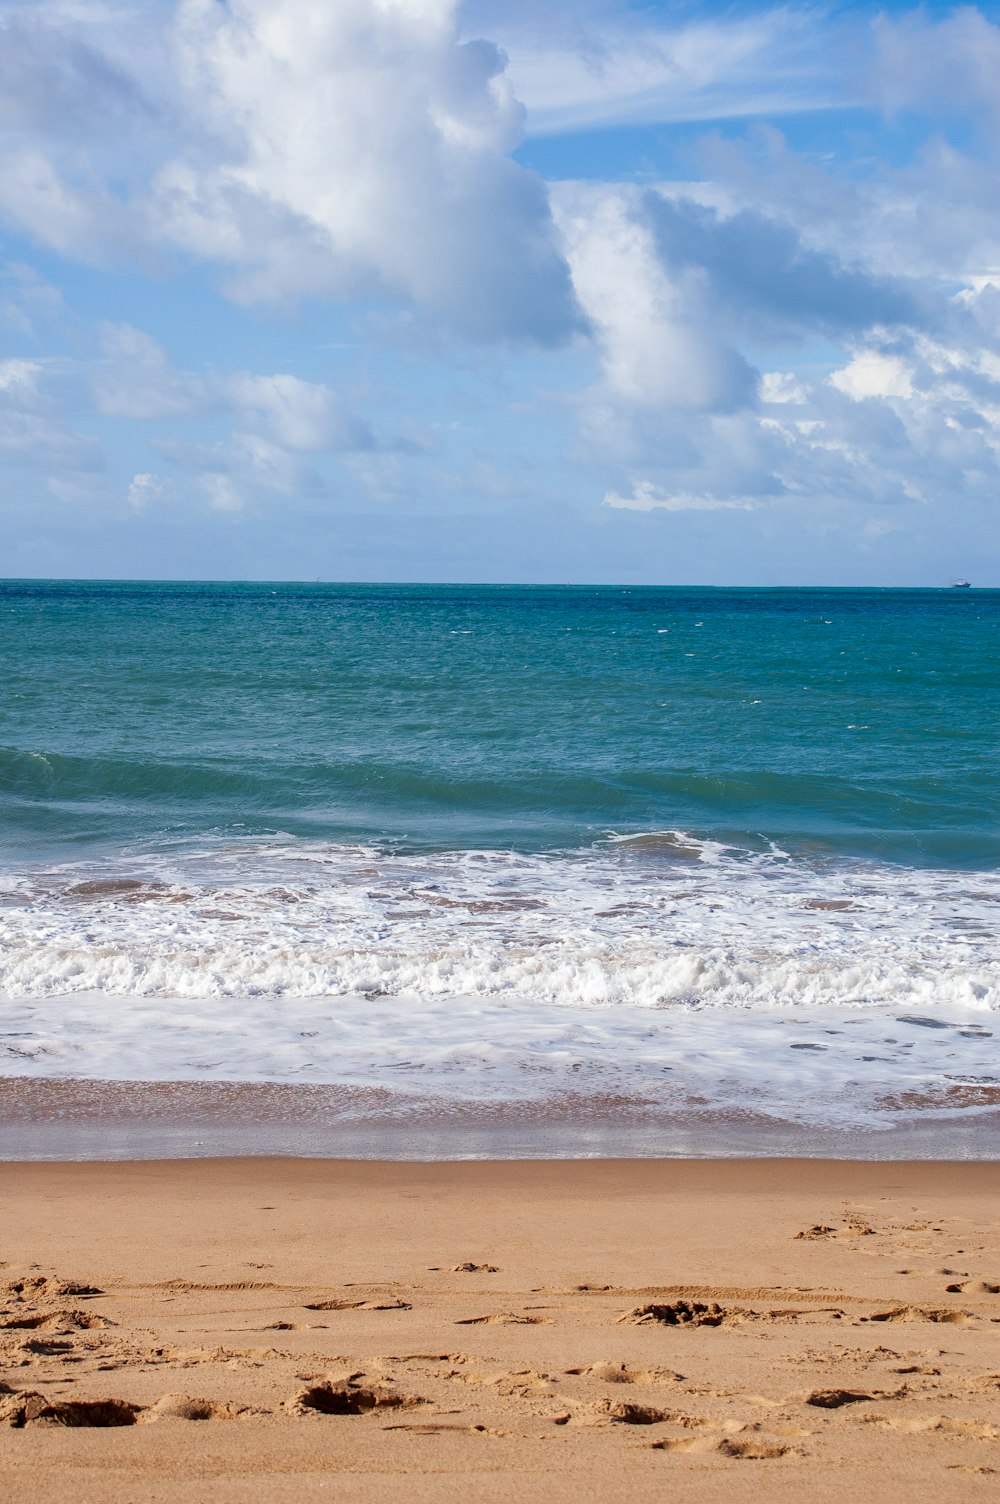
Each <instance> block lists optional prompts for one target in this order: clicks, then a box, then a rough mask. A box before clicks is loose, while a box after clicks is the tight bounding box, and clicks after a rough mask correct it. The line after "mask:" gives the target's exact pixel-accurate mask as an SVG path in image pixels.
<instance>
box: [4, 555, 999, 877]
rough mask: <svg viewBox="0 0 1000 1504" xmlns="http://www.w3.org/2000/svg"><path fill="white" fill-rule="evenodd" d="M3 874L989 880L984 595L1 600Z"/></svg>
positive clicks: (987, 603)
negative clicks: (573, 858) (860, 862)
mask: <svg viewBox="0 0 1000 1504" xmlns="http://www.w3.org/2000/svg"><path fill="white" fill-rule="evenodd" d="M0 613H2V614H0V620H2V628H3V633H2V657H0V668H2V677H0V843H2V846H3V848H4V849H5V851H6V855H7V859H8V860H14V859H18V858H23V859H25V860H34V859H36V858H38V859H44V860H56V859H58V858H59V857H60V856H61V855H76V856H80V855H82V854H86V853H90V852H94V853H95V854H96V853H98V852H103V853H108V854H110V853H113V852H115V851H116V850H119V849H122V848H125V847H129V848H131V847H133V846H134V844H135V843H141V844H142V845H152V846H155V845H156V844H157V843H158V842H162V841H169V842H175V841H176V840H177V839H178V838H180V837H183V838H187V839H190V840H195V841H197V840H198V839H200V838H206V839H211V840H213V841H217V840H218V839H220V838H222V837H225V836H227V835H232V836H239V837H250V836H268V835H274V834H278V833H280V834H283V835H290V836H293V837H305V838H310V839H312V840H323V841H331V842H343V841H358V840H364V841H375V842H381V843H389V844H391V845H392V846H394V847H396V848H398V849H403V850H407V849H409V850H420V849H423V850H428V849H430V850H433V849H462V848H470V849H471V848H493V849H495V848H506V847H510V848H514V849H518V850H524V851H530V852H537V851H544V850H552V849H560V850H565V849H567V848H570V849H572V848H581V847H588V846H589V845H591V844H592V843H593V842H594V841H595V840H599V839H601V838H602V837H604V836H605V835H607V834H609V833H617V834H628V833H638V832H656V831H667V830H681V831H684V832H686V833H689V834H691V835H693V836H695V837H698V838H706V837H707V838H712V839H715V840H722V841H725V842H730V843H733V844H735V845H737V846H740V847H746V848H748V849H750V850H755V849H766V848H767V845H768V843H777V844H778V845H779V846H781V847H782V848H783V849H786V850H788V851H789V852H791V853H792V854H798V853H802V854H808V853H839V854H845V855H850V856H855V857H867V858H875V859H878V860H883V861H890V862H897V863H905V864H911V865H914V866H931V867H933V866H942V867H949V866H950V867H962V868H976V867H996V866H997V865H998V864H1000V758H998V755H997V754H998V750H1000V591H980V590H970V591H957V590H952V591H948V590H913V591H909V590H728V589H725V590H723V589H719V590H706V589H639V588H632V589H616V588H609V587H602V588H593V589H590V588H586V587H567V588H559V587H520V586H518V587H506V588H504V587H496V586H401V585H392V586H389V585H373V586H366V585H319V584H317V585H304V584H275V585H270V584H235V585H234V584H159V583H156V584H129V583H88V582H26V581H20V582H18V581H15V582H8V583H6V584H3V585H0Z"/></svg>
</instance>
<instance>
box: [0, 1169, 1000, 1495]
mask: <svg viewBox="0 0 1000 1504" xmlns="http://www.w3.org/2000/svg"><path fill="white" fill-rule="evenodd" d="M689 1165H690V1162H689ZM144 1168H145V1170H146V1174H145V1175H143V1173H142V1172H143V1169H144ZM959 1168H960V1171H961V1173H958V1174H956V1175H954V1176H953V1177H951V1181H952V1183H951V1184H949V1175H948V1174H947V1172H946V1171H947V1167H941V1166H912V1165H911V1166H899V1165H894V1166H876V1165H868V1166H865V1167H859V1166H840V1167H830V1166H826V1167H822V1166H820V1167H818V1168H817V1167H816V1166H809V1165H808V1164H801V1163H800V1164H799V1165H795V1164H793V1163H787V1162H786V1163H785V1164H772V1165H771V1166H770V1167H765V1168H764V1169H757V1170H754V1171H753V1172H751V1173H749V1175H748V1177H747V1179H748V1183H747V1184H744V1185H742V1186H741V1183H740V1179H739V1175H738V1173H737V1172H735V1171H734V1170H733V1167H732V1166H724V1167H721V1168H720V1167H719V1166H718V1165H712V1164H711V1163H707V1164H706V1165H704V1166H703V1170H702V1176H701V1178H700V1179H699V1177H698V1176H697V1175H694V1174H692V1173H691V1171H690V1170H689V1169H685V1168H676V1169H674V1170H673V1171H672V1170H671V1169H670V1167H669V1166H667V1167H666V1168H664V1167H663V1166H662V1165H657V1164H656V1163H650V1162H646V1163H645V1164H632V1165H620V1166H618V1167H615V1166H614V1165H613V1164H609V1163H606V1164H605V1165H604V1167H603V1168H602V1167H599V1166H594V1165H579V1164H574V1163H565V1164H564V1165H563V1166H562V1167H561V1168H560V1167H558V1166H555V1167H554V1166H553V1165H551V1164H549V1165H544V1164H543V1165H538V1166H536V1167H535V1168H534V1170H532V1169H531V1168H530V1167H528V1168H526V1167H523V1166H522V1167H521V1169H520V1170H517V1169H511V1167H503V1166H479V1167H477V1168H476V1169H475V1170H473V1169H471V1168H470V1167H468V1166H449V1165H437V1166H415V1165H409V1166H403V1165H399V1166H394V1167H392V1168H391V1170H386V1169H385V1167H378V1166H370V1167H365V1166H357V1165H355V1166H348V1167H344V1166H342V1165H341V1166H338V1165H337V1164H336V1163H335V1162H333V1163H329V1164H327V1165H326V1166H325V1167H324V1165H323V1164H322V1162H320V1163H312V1164H309V1163H307V1162H302V1161H288V1162H233V1163H231V1164H229V1165H227V1164H226V1163H225V1162H218V1161H216V1162H211V1161H207V1162H187V1163H177V1164H175V1165H172V1166H171V1165H157V1166H151V1167H142V1166H137V1165H118V1166H93V1165H85V1164H81V1165H75V1166H38V1165H35V1166H27V1165H22V1166H9V1165H8V1166H0V1190H2V1191H3V1193H4V1204H5V1206H6V1208H7V1211H6V1215H5V1219H4V1229H3V1233H2V1234H0V1258H2V1259H3V1261H4V1262H3V1263H2V1265H0V1463H2V1465H3V1468H4V1470H5V1472H6V1476H7V1480H8V1488H9V1490H10V1492H9V1495H8V1496H9V1497H10V1498H12V1499H14V1500H18V1501H19V1500H22V1499H23V1500H25V1501H28V1500H31V1501H32V1504H34V1501H36V1500H37V1501H39V1504H47V1501H50V1500H52V1501H55V1500H60V1501H61V1500H69V1499H74V1500H83V1499H88V1498H89V1499H92V1500H96V1499H98V1498H99V1499H101V1500H102V1501H104V1500H109V1501H118V1500H126V1499H128V1500H130V1501H131V1500H135V1499H138V1498H141V1499H150V1500H163V1501H177V1504H180V1501H184V1504H189V1501H202V1500H212V1501H219V1504H228V1501H229V1500H230V1499H233V1500H235V1499H237V1498H239V1499H250V1500H255V1499H257V1498H260V1499H277V1500H282V1501H283V1500H284V1499H286V1498H287V1499H289V1500H291V1499H292V1498H295V1499H311V1498H317V1499H318V1498H328V1497H337V1498H345V1499H352V1500H353V1499H355V1498H357V1499H359V1500H360V1499H368V1498H372V1499H375V1498H380V1499H400V1500H403V1499H414V1500H422V1499H424V1498H427V1499H431V1498H434V1499H435V1500H440V1499H455V1500H458V1499H462V1500H469V1499H482V1500H493V1499H496V1500H500V1499H503V1498H508V1497H511V1496H512V1495H514V1494H517V1495H518V1496H520V1497H522V1498H532V1499H533V1498H538V1499H543V1498H544V1499H546V1500H549V1499H563V1498H565V1499H567V1500H569V1499H570V1498H571V1497H574V1498H575V1497H576V1496H578V1495H579V1493H580V1491H581V1488H582V1489H584V1490H585V1492H586V1496H587V1497H590V1498H598V1499H602V1500H604V1499H606V1500H609V1501H610V1500H613V1499H619V1498H626V1497H627V1498H629V1499H633V1498H635V1499H645V1498H647V1497H648V1498H649V1499H653V1498H662V1497H664V1496H665V1494H669V1496H670V1497H676V1498H680V1499H688V1498H690V1499H692V1500H701V1499H705V1500H709V1499H713V1500H714V1499H723V1500H724V1499H727V1498H729V1497H730V1496H732V1497H734V1498H735V1496H736V1495H737V1493H739V1494H741V1495H742V1494H745V1492H746V1489H747V1488H748V1487H752V1489H753V1491H754V1495H755V1497H759V1498H761V1499H764V1500H767V1499H771V1498H774V1499H785V1498H787V1499H789V1500H791V1499H793V1498H803V1497H808V1498H810V1499H823V1498H826V1497H829V1498H830V1499H833V1497H834V1495H835V1494H836V1496H837V1497H838V1498H840V1499H842V1498H843V1495H844V1493H845V1491H846V1492H849V1493H850V1494H851V1495H852V1497H854V1498H861V1499H864V1498H873V1499H874V1498H876V1497H880V1498H881V1496H882V1494H883V1493H884V1490H885V1488H886V1487H887V1486H888V1484H887V1480H891V1482H892V1487H893V1489H894V1491H895V1495H896V1497H899V1498H901V1499H904V1500H911V1499H912V1500H914V1501H917V1500H925V1499H926V1500H931V1499H933V1500H941V1499H944V1500H950V1499H954V1500H956V1501H957V1500H963V1501H964V1500H966V1499H974V1498H978V1497H983V1498H985V1497H987V1496H988V1494H992V1491H993V1490H994V1489H995V1486H996V1482H997V1479H998V1478H1000V1404H998V1402H1000V1291H998V1289H997V1286H998V1285H1000V1239H998V1224H997V1216H996V1213H997V1209H998V1202H1000V1195H998V1178H997V1177H996V1175H995V1174H994V1173H993V1167H990V1166H975V1167H969V1166H963V1167H959ZM852 1181H853V1182H854V1185H853V1186H852ZM845 1188H850V1189H851V1190H852V1200H850V1201H849V1200H847V1199H846V1198H845V1196H844V1190H845ZM860 1192H863V1193H864V1200H863V1205H862V1206H861V1207H860V1208H859V1207H857V1206H855V1205H854V1204H853V1196H854V1195H856V1194H859V1193H860ZM264 1213H266V1214H267V1220H266V1225H263V1224H262V1221H261V1218H262V1214H264ZM255 1220H256V1224H257V1225H258V1227H259V1230H258V1232H257V1235H256V1236H255V1237H252V1238H251V1237H248V1236H247V1235H246V1228H247V1227H248V1226H253V1225H255ZM861 1227H863V1229H864V1231H863V1232H860V1231H857V1229H859V1228H861ZM852 1228H853V1229H855V1231H854V1232H853V1233H851V1232H850V1230H851V1229H852ZM819 1229H823V1230H822V1231H819ZM841 1233H845V1234H847V1235H844V1236H840V1234H841ZM803 1234H805V1235H804V1236H803ZM713 1239H714V1242H713ZM32 1255H34V1256H32ZM171 1266H172V1267H171ZM696 1269H697V1270H698V1271H699V1272H700V1274H701V1276H702V1277H701V1278H699V1279H698V1280H697V1281H695V1280H693V1279H691V1278H690V1277H688V1278H684V1277H683V1275H684V1274H685V1273H687V1274H688V1275H689V1276H690V1274H691V1272H693V1271H694V1270H696ZM657 1272H659V1273H660V1275H661V1278H660V1279H659V1281H657V1280H656V1279H655V1278H654V1277H653V1276H654V1275H655V1274H656V1273H657ZM737 1272H739V1273H741V1274H742V1275H743V1280H742V1282H739V1281H737V1280H735V1279H734V1278H733V1275H734V1274H735V1273H737Z"/></svg>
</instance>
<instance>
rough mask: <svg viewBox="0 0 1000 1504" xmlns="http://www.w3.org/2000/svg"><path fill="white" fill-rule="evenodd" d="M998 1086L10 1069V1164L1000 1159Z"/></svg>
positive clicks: (4, 1117)
mask: <svg viewBox="0 0 1000 1504" xmlns="http://www.w3.org/2000/svg"><path fill="white" fill-rule="evenodd" d="M995 1096H996V1092H995V1091H993V1093H992V1095H988V1096H986V1097H985V1098H984V1099H983V1100H982V1101H979V1100H978V1099H977V1098H975V1097H973V1098H972V1100H971V1102H963V1103H962V1105H961V1106H951V1107H947V1106H942V1105H941V1102H940V1100H939V1099H934V1098H931V1099H929V1100H925V1101H924V1103H923V1104H922V1105H920V1106H914V1105H913V1104H908V1106H907V1107H906V1108H905V1109H902V1108H901V1110H900V1111H899V1112H898V1113H897V1116H896V1119H895V1121H894V1122H893V1123H892V1125H891V1126H886V1125H885V1122H884V1120H882V1121H880V1122H879V1123H878V1125H875V1124H871V1125H865V1124H847V1125H832V1126H828V1127H823V1126H817V1125H815V1124H812V1123H801V1122H793V1121H788V1120H787V1119H782V1118H781V1117H779V1116H777V1115H776V1114H774V1113H768V1112H766V1111H763V1110H762V1111H760V1112H752V1111H734V1110H720V1109H715V1110H713V1109H712V1108H710V1107H709V1106H708V1105H707V1104H704V1103H703V1102H701V1101H699V1100H698V1099H697V1098H696V1097H694V1096H693V1097H692V1100H691V1101H690V1102H689V1103H688V1104H685V1105H683V1106H681V1107H680V1108H679V1109H678V1108H664V1107H663V1106H662V1105H661V1104H657V1103H655V1102H650V1101H649V1100H648V1099H646V1098H644V1097H642V1096H639V1095H636V1096H625V1095H621V1094H615V1095H607V1096H598V1095H595V1094H586V1093H579V1094H572V1093H568V1092H564V1093H562V1094H561V1095H559V1096H556V1097H550V1098H547V1099H545V1098H542V1099H534V1100H520V1101H517V1100H515V1101H506V1102H502V1101H493V1102H484V1101H478V1102H477V1101H470V1100H462V1099H447V1098H441V1097H438V1096H433V1095H431V1094H425V1095H422V1096H420V1095H417V1094H415V1093H412V1092H404V1091H397V1092H393V1091H390V1090H388V1089H386V1088H382V1087H351V1086H336V1085H324V1084H318V1083H305V1082H302V1083H295V1084H292V1083H287V1082H275V1083H261V1082H226V1081H201V1082H192V1081H101V1080H97V1081H95V1080H82V1079H72V1078H70V1079H66V1078H52V1077H12V1076H8V1077H0V1162H8V1163H10V1162H18V1161H25V1162H46V1161H58V1160H77V1161H80V1162H99V1161H102V1160H108V1161H122V1162H124V1161H129V1160H156V1159H164V1158H166V1159H187V1158H193V1159H206V1158H209V1159H225V1158H228V1157H234V1156H235V1157H240V1158H245V1157H251V1158H253V1157H259V1156H261V1155H264V1156H283V1157H290V1158H303V1159H331V1160H336V1159H358V1160H372V1161H374V1160H379V1159H386V1160H398V1161H400V1162H408V1161H427V1162H433V1161H442V1162H449V1161H460V1160H466V1159H472V1160H484V1161H485V1160H518V1159H534V1160H554V1161H558V1160H565V1161H574V1160H579V1159H598V1160H600V1159H609V1160H621V1159H642V1160H658V1159H667V1160H685V1159H696V1160H711V1159H728V1160H732V1159H740V1158H747V1159H762V1160H763V1159H776V1158H779V1159H780V1158H798V1159H803V1160H851V1161H858V1162H864V1161H867V1162H875V1163H877V1162H884V1163H894V1162H899V1161H905V1160H908V1159H911V1160H920V1161H926V1162H929V1163H931V1162H937V1161H956V1162H959V1161H965V1162H970V1163H977V1162H978V1163H983V1162H991V1161H1000V1107H997V1106H995V1105H993V1103H994V1100H995Z"/></svg>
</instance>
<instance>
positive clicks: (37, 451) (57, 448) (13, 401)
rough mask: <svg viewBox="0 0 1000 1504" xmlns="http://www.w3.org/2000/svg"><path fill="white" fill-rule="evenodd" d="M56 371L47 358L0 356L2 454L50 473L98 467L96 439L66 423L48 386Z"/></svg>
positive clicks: (9, 460)
mask: <svg viewBox="0 0 1000 1504" xmlns="http://www.w3.org/2000/svg"><path fill="white" fill-rule="evenodd" d="M57 375H58V371H57V368H56V364H55V363H54V362H51V361H45V360H25V359H14V358H12V359H8V360H0V458H2V459H3V461H4V462H5V463H6V464H17V465H28V466H31V467H33V468H35V469H40V470H45V471H48V472H50V473H51V472H58V471H65V470H69V471H89V472H94V471H97V470H100V469H101V468H102V467H103V465H104V454H103V451H102V449H101V446H100V444H98V442H97V440H96V439H93V438H90V437H88V436H87V435H85V434H81V433H77V432H76V431H75V430H74V429H73V428H71V427H70V426H69V424H68V423H67V421H66V417H65V415H64V413H63V412H62V410H61V406H60V403H59V402H58V401H57V400H56V399H55V398H54V397H53V396H52V394H51V393H50V392H49V391H48V390H47V389H46V387H47V383H49V382H50V381H51V380H52V379H53V378H55V377H57Z"/></svg>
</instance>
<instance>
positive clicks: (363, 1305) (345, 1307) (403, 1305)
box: [304, 1296, 413, 1311]
mask: <svg viewBox="0 0 1000 1504" xmlns="http://www.w3.org/2000/svg"><path fill="white" fill-rule="evenodd" d="M304 1309H305V1310H307V1311H412V1309H413V1307H412V1306H411V1305H410V1304H409V1303H408V1302H407V1301H405V1300H397V1299H396V1297H395V1296H384V1297H377V1296H376V1297H375V1298H374V1299H371V1300H345V1299H344V1298H342V1297H340V1296H333V1297H332V1298H331V1299H330V1300H311V1301H309V1302H308V1303H307V1304H306V1306H305V1307H304Z"/></svg>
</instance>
